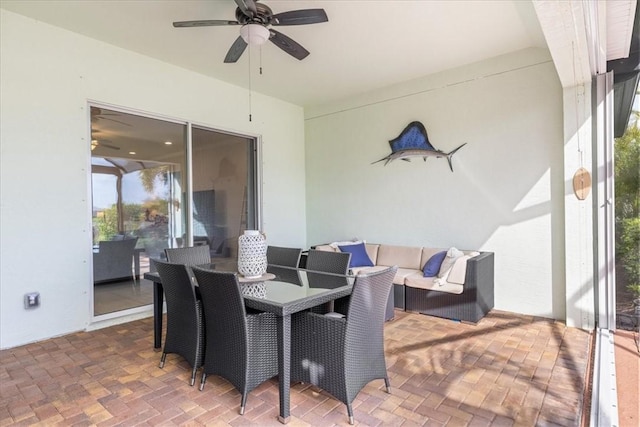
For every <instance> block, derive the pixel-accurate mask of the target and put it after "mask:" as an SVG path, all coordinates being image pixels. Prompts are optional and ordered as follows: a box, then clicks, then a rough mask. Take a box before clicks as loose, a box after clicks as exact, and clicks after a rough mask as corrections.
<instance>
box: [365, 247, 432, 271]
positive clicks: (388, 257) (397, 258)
mask: <svg viewBox="0 0 640 427" xmlns="http://www.w3.org/2000/svg"><path fill="white" fill-rule="evenodd" d="M421 257H422V248H419V247H412V246H394V245H380V247H379V248H378V257H377V259H376V261H375V263H376V265H388V266H392V265H397V266H398V267H400V268H412V269H415V270H419V269H420V268H421V267H422V266H421V265H420V260H421Z"/></svg>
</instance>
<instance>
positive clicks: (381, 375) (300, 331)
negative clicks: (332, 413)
mask: <svg viewBox="0 0 640 427" xmlns="http://www.w3.org/2000/svg"><path fill="white" fill-rule="evenodd" d="M396 271H397V267H390V268H388V269H386V270H383V271H379V272H375V273H370V274H367V275H358V276H356V281H355V283H354V285H353V292H352V293H351V300H350V303H349V311H348V313H347V316H346V317H345V318H336V317H331V316H324V315H320V314H317V313H312V312H302V313H297V314H295V315H293V316H292V324H291V331H292V341H291V380H292V381H302V382H305V383H311V384H313V385H315V386H318V387H320V388H322V389H324V390H326V391H327V392H329V393H331V394H332V395H333V396H334V397H335V398H336V399H338V400H340V401H341V402H343V403H344V404H346V405H347V413H348V415H349V423H351V424H353V408H352V407H351V403H352V402H353V400H354V399H355V397H356V395H357V394H358V393H359V392H360V390H362V388H363V387H364V386H365V385H367V384H368V383H369V382H370V381H372V380H374V379H384V382H385V385H386V388H387V392H388V393H389V392H390V391H391V387H390V383H389V376H388V375H387V365H386V362H385V359H384V328H383V325H384V314H385V306H386V302H387V297H388V296H389V292H390V290H391V286H392V282H393V276H394V275H395V273H396Z"/></svg>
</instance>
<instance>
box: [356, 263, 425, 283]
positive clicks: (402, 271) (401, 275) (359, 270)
mask: <svg viewBox="0 0 640 427" xmlns="http://www.w3.org/2000/svg"><path fill="white" fill-rule="evenodd" d="M387 268H389V266H386V265H376V266H373V267H353V268H352V269H351V272H352V273H353V274H368V273H374V272H376V271H382V270H386V269H387ZM415 272H416V270H413V269H410V268H398V271H396V275H395V276H393V283H394V284H395V285H404V279H405V278H406V277H407V276H410V275H412V274H414V273H415Z"/></svg>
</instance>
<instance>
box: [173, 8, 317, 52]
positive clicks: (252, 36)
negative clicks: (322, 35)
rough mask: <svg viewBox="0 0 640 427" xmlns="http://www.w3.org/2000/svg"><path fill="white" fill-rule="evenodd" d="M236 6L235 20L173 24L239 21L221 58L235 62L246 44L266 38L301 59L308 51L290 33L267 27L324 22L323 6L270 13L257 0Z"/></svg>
mask: <svg viewBox="0 0 640 427" xmlns="http://www.w3.org/2000/svg"><path fill="white" fill-rule="evenodd" d="M234 1H235V2H236V4H237V5H238V7H237V8H236V21H225V20H205V21H178V22H174V23H173V26H174V27H176V28H185V27H207V26H225V25H241V26H242V27H241V28H240V36H239V37H238V38H237V39H236V41H235V42H233V44H232V45H231V48H230V49H229V51H228V52H227V56H226V57H225V58H224V62H226V63H233V62H236V61H237V60H238V59H239V58H240V56H242V53H243V52H244V50H245V49H246V47H247V44H253V45H261V44H263V43H265V42H266V41H267V40H269V41H271V43H273V44H275V45H276V46H278V47H279V48H280V49H282V50H284V51H285V52H287V53H288V54H289V55H291V56H293V57H294V58H296V59H299V60H303V59H304V58H306V57H307V56H308V55H309V51H308V50H306V49H305V48H304V47H302V46H301V45H300V44H299V43H297V42H295V41H294V40H292V39H291V38H290V37H288V36H285V35H284V34H282V33H280V32H278V31H276V30H274V29H273V28H271V27H272V26H281V25H282V26H284V25H307V24H317V23H320V22H327V21H328V20H329V18H327V14H326V12H325V11H324V9H302V10H290V11H288V12H282V13H277V14H275V15H274V14H273V11H272V10H271V8H270V7H269V6H267V5H265V4H263V3H258V0H234Z"/></svg>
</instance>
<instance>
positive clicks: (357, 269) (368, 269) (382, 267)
mask: <svg viewBox="0 0 640 427" xmlns="http://www.w3.org/2000/svg"><path fill="white" fill-rule="evenodd" d="M387 268H389V267H387V266H386V265H374V266H373V267H353V268H352V269H351V272H352V273H353V274H354V275H357V274H369V273H375V272H376V271H382V270H386V269H387Z"/></svg>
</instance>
